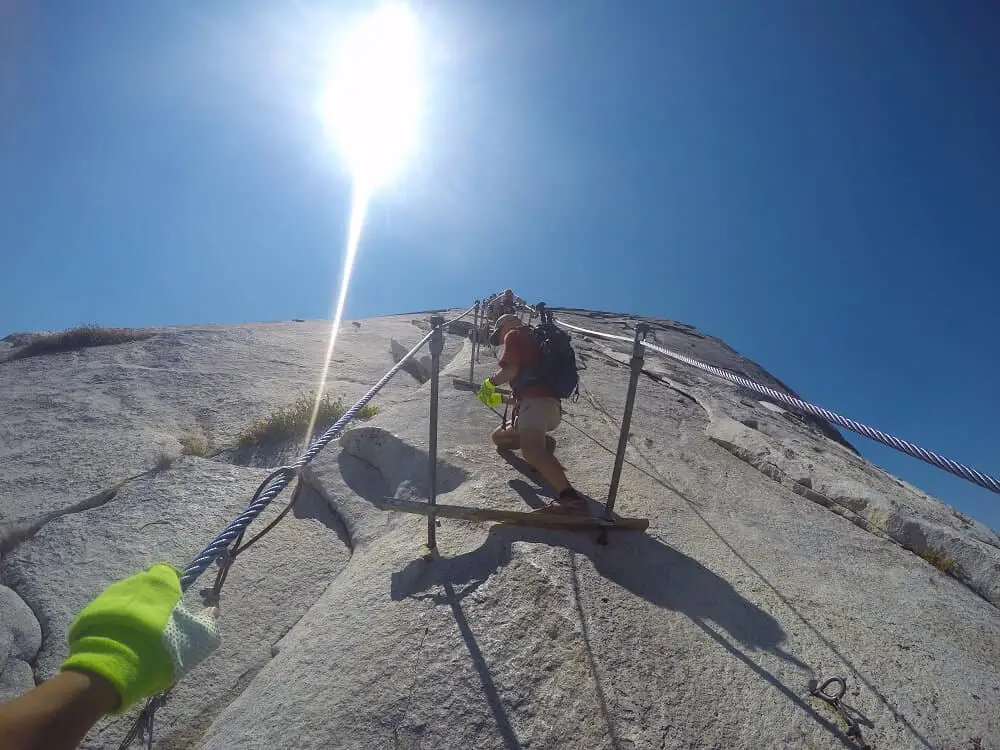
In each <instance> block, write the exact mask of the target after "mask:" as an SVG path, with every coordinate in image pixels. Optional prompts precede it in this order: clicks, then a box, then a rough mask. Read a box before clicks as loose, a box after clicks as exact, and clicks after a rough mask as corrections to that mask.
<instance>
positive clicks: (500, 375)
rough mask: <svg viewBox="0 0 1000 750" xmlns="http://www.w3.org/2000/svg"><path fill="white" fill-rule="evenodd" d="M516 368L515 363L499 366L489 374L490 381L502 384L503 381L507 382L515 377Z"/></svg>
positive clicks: (494, 383)
mask: <svg viewBox="0 0 1000 750" xmlns="http://www.w3.org/2000/svg"><path fill="white" fill-rule="evenodd" d="M517 369H518V367H517V365H507V366H506V367H501V368H500V369H499V370H497V371H496V372H495V373H494V374H493V375H491V376H490V382H491V383H493V385H503V384H504V383H509V382H510V381H512V380H513V379H514V378H515V377H517Z"/></svg>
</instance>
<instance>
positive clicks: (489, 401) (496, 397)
mask: <svg viewBox="0 0 1000 750" xmlns="http://www.w3.org/2000/svg"><path fill="white" fill-rule="evenodd" d="M476 398H478V399H479V400H480V401H482V402H483V403H484V404H486V405H487V406H489V407H494V406H500V404H502V403H503V396H501V395H500V394H499V393H497V387H496V386H495V385H493V383H492V382H491V381H490V379H489V378H486V380H484V381H483V384H482V385H481V386H479V393H477V394H476Z"/></svg>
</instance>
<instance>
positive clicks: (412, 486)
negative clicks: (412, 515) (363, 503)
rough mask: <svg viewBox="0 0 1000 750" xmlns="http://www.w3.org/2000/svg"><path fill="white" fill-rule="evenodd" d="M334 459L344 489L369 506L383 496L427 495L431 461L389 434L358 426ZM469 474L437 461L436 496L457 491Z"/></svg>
mask: <svg viewBox="0 0 1000 750" xmlns="http://www.w3.org/2000/svg"><path fill="white" fill-rule="evenodd" d="M341 445H342V447H343V450H342V451H341V452H340V456H339V458H338V459H337V461H338V464H339V466H340V473H341V475H342V476H343V477H344V481H345V482H346V483H347V486H348V487H350V488H351V489H352V490H353V491H354V492H355V493H357V494H358V495H360V496H361V497H363V498H364V499H365V500H367V501H368V502H370V503H376V504H377V503H379V502H381V500H382V499H383V498H385V497H394V496H396V497H407V498H409V499H414V498H426V497H428V496H429V495H430V458H429V456H428V455H427V452H426V451H423V450H420V449H419V448H414V447H413V446H412V445H410V444H409V443H406V442H405V441H403V440H401V439H400V438H398V437H396V436H395V435H393V434H392V433H391V432H386V431H385V430H382V429H379V428H378V427H361V428H358V429H356V430H351V431H350V432H348V433H346V434H345V435H344V437H343V438H342V439H341ZM468 478H469V473H468V472H467V471H465V469H462V468H460V467H458V466H455V465H454V464H450V463H448V462H447V461H442V460H440V459H438V462H437V494H438V495H439V496H440V495H443V494H445V493H448V492H452V491H453V490H455V489H457V488H458V487H459V486H460V485H461V484H462V483H463V482H465V480H466V479H468Z"/></svg>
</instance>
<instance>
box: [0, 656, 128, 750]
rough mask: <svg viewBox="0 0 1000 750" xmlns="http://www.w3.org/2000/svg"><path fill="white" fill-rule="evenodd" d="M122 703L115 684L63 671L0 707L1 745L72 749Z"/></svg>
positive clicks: (25, 749) (20, 748) (14, 748)
mask: <svg viewBox="0 0 1000 750" xmlns="http://www.w3.org/2000/svg"><path fill="white" fill-rule="evenodd" d="M120 702H121V697H120V696H119V695H118V691H117V690H116V689H115V686H114V685H112V684H111V683H110V682H108V681H107V680H105V679H104V678H102V677H98V676H97V675H95V674H89V673H86V672H74V671H69V670H67V671H65V672H60V673H59V674H57V675H56V676H55V677H53V678H52V679H51V680H48V681H46V682H43V683H42V684H41V685H39V686H38V687H36V688H34V689H32V690H30V691H29V692H27V693H25V694H24V695H22V696H20V697H19V698H15V699H14V700H12V701H11V702H10V703H7V704H5V705H3V706H0V747H4V748H9V750H72V749H73V748H75V747H76V746H77V745H79V744H80V740H82V739H83V738H84V736H85V735H86V734H87V732H88V731H89V730H90V728H91V727H92V726H94V724H96V723H97V720H98V719H100V718H101V717H102V716H104V714H106V713H108V712H110V711H113V710H114V709H115V707H116V706H117V705H118V704H119V703H120Z"/></svg>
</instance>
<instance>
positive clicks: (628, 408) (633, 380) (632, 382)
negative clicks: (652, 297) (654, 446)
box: [431, 323, 649, 518]
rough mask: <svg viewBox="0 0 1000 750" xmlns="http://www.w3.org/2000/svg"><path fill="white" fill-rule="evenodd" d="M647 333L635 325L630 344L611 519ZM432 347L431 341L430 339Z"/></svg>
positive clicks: (646, 327) (610, 491)
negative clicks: (630, 351)
mask: <svg viewBox="0 0 1000 750" xmlns="http://www.w3.org/2000/svg"><path fill="white" fill-rule="evenodd" d="M647 333H649V325H648V324H646V323H636V326H635V340H634V341H633V342H632V359H631V360H630V362H629V365H630V366H631V368H632V374H631V376H630V377H629V381H628V395H627V396H626V397H625V415H624V416H623V417H622V433H621V435H619V437H618V452H617V453H616V454H615V468H614V470H613V471H612V472H611V487H610V488H609V489H608V502H607V505H605V506H604V507H605V515H606V516H607V517H608V518H611V513H612V511H614V509H615V497H617V495H618V482H619V481H620V480H621V478H622V464H623V463H625V448H626V446H627V445H628V432H629V428H630V427H631V426H632V407H633V406H635V389H636V386H637V385H638V384H639V375H640V374H641V373H642V362H643V354H644V353H645V349H646V347H644V346H643V345H642V340H643V339H644V338H646V334H647ZM431 343H432V345H433V339H431Z"/></svg>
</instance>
